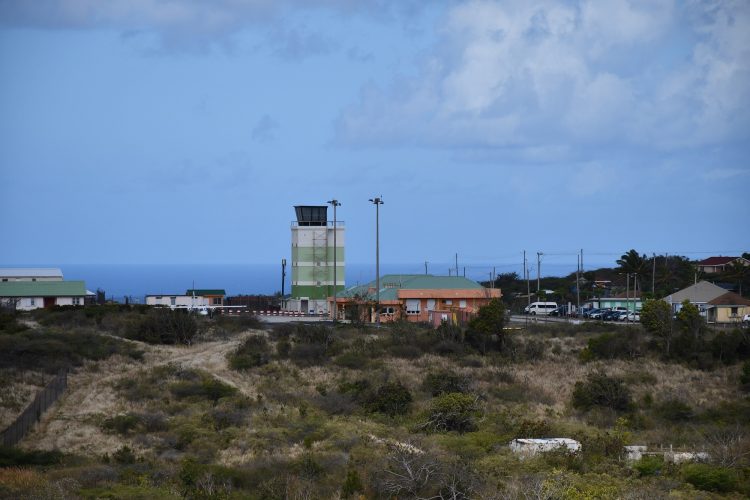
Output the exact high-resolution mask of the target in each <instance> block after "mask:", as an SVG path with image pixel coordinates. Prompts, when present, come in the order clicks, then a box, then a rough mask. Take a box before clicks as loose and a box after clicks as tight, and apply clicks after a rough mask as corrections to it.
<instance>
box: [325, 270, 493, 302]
mask: <svg viewBox="0 0 750 500" xmlns="http://www.w3.org/2000/svg"><path fill="white" fill-rule="evenodd" d="M375 286H376V282H375V281H371V282H370V283H367V284H364V285H359V286H354V287H351V288H348V289H346V290H344V291H342V292H339V294H338V297H341V298H345V297H354V296H357V295H358V296H361V297H369V298H374V296H375V294H376V289H375ZM400 290H462V291H465V290H473V291H476V292H480V293H481V292H483V291H484V290H485V288H484V287H483V286H482V285H480V284H479V283H477V282H476V281H473V280H470V279H468V278H464V277H462V276H434V275H432V274H386V275H384V276H381V278H380V300H381V301H388V300H396V299H398V298H399V293H398V292H399V291H400Z"/></svg>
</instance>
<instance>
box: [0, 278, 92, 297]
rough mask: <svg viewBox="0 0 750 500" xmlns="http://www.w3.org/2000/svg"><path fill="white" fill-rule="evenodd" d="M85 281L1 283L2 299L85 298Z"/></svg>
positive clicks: (0, 293)
mask: <svg viewBox="0 0 750 500" xmlns="http://www.w3.org/2000/svg"><path fill="white" fill-rule="evenodd" d="M85 296H86V285H85V283H84V282H83V281H6V282H0V297H85Z"/></svg>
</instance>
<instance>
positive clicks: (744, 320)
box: [742, 314, 750, 323]
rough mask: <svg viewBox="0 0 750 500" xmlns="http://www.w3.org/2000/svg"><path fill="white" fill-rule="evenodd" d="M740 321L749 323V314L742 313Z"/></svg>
mask: <svg viewBox="0 0 750 500" xmlns="http://www.w3.org/2000/svg"><path fill="white" fill-rule="evenodd" d="M742 322H743V323H750V314H745V315H744V316H743V317H742Z"/></svg>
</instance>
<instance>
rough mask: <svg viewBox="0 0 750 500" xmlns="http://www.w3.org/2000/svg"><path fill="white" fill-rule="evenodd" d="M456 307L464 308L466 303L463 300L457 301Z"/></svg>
mask: <svg viewBox="0 0 750 500" xmlns="http://www.w3.org/2000/svg"><path fill="white" fill-rule="evenodd" d="M458 307H460V308H461V309H464V308H466V301H465V300H459V301H458Z"/></svg>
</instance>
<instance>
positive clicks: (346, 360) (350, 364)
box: [335, 352, 370, 370]
mask: <svg viewBox="0 0 750 500" xmlns="http://www.w3.org/2000/svg"><path fill="white" fill-rule="evenodd" d="M369 362H370V358H368V357H367V356H365V355H364V354H360V353H358V352H345V353H344V354H341V355H339V356H338V357H337V358H336V361H335V363H336V365H337V366H343V367H344V368H350V369H352V370H362V369H364V368H367V365H368V364H369Z"/></svg>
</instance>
